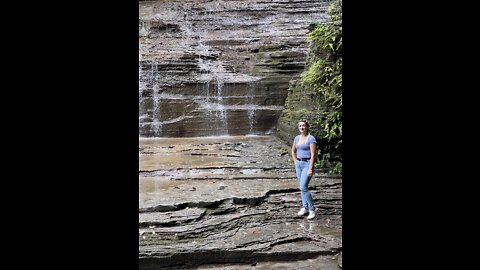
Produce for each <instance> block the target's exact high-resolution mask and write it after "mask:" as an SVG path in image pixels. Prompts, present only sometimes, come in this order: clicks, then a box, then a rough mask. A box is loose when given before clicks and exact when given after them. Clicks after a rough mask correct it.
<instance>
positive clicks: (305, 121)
mask: <svg viewBox="0 0 480 270" xmlns="http://www.w3.org/2000/svg"><path fill="white" fill-rule="evenodd" d="M300 122H303V123H305V125H306V126H307V130H308V129H309V128H310V124H309V123H308V121H307V120H305V119H300V120H298V124H300Z"/></svg>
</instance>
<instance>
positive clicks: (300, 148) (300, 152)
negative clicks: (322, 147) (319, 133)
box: [293, 134, 317, 158]
mask: <svg viewBox="0 0 480 270" xmlns="http://www.w3.org/2000/svg"><path fill="white" fill-rule="evenodd" d="M299 139H300V135H297V136H295V139H293V143H294V144H295V146H296V147H297V158H309V157H310V144H312V143H317V140H315V137H313V136H312V135H310V134H308V137H307V139H306V140H305V141H304V142H303V143H301V144H300V143H298V140H299Z"/></svg>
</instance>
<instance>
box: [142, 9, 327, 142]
mask: <svg viewBox="0 0 480 270" xmlns="http://www.w3.org/2000/svg"><path fill="white" fill-rule="evenodd" d="M327 7H328V1H306V0H305V1H301V0H299V1H286V0H277V1H259V0H257V1H248V0H242V1H240V0H237V1H236V0H232V1H209V0H195V1H193V0H191V1H185V0H172V1H140V2H139V10H140V21H139V74H140V81H139V100H140V104H139V129H140V136H144V137H152V136H156V137H192V136H211V135H245V134H258V135H263V134H269V133H270V132H272V130H273V128H274V127H275V125H276V122H277V119H278V117H279V115H280V114H281V112H282V109H283V105H284V102H285V98H286V96H287V88H288V83H289V81H290V80H291V79H293V78H296V77H298V75H299V74H300V73H301V72H302V71H303V68H304V64H305V57H306V51H307V44H306V43H305V34H306V33H307V31H308V27H309V25H310V24H311V23H314V22H318V21H324V20H325V19H326V18H327V17H326V16H327V15H326V14H325V10H326V8H327Z"/></svg>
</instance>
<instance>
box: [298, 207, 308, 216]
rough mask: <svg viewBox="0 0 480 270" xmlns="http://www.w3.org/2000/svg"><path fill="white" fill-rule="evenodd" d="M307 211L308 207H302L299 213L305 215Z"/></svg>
mask: <svg viewBox="0 0 480 270" xmlns="http://www.w3.org/2000/svg"><path fill="white" fill-rule="evenodd" d="M306 213H307V209H305V208H302V209H300V211H298V213H297V215H299V216H303V215H305V214H306Z"/></svg>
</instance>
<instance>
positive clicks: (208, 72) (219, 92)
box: [197, 32, 228, 135]
mask: <svg viewBox="0 0 480 270" xmlns="http://www.w3.org/2000/svg"><path fill="white" fill-rule="evenodd" d="M204 36H206V33H202V32H200V33H199V37H198V43H197V48H198V61H197V64H198V68H199V70H200V75H199V80H200V81H201V82H203V85H204V86H203V89H204V90H203V91H202V92H203V94H204V96H205V105H204V109H205V114H206V117H207V119H212V111H214V114H213V117H214V118H215V121H216V122H217V123H219V124H218V126H217V131H218V135H228V128H227V111H226V109H225V107H224V105H223V87H224V80H225V79H224V76H223V74H224V73H225V70H224V68H223V66H222V65H221V63H220V62H219V61H216V60H210V59H208V58H207V57H206V56H209V55H210V54H211V51H212V48H210V46H208V45H205V43H204V42H203V37H204ZM211 83H212V84H213V86H214V87H215V90H216V91H213V93H212V94H213V96H211V95H210V87H211ZM210 128H211V127H210Z"/></svg>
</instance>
